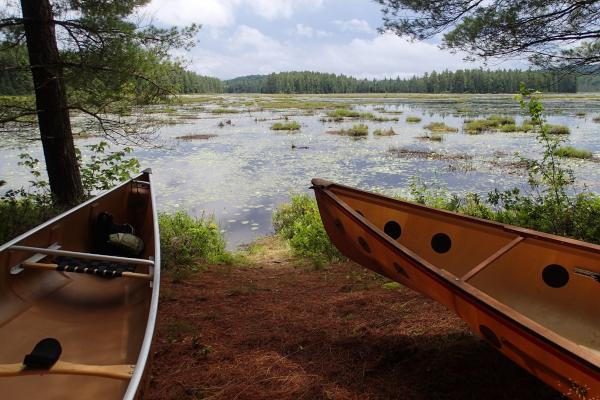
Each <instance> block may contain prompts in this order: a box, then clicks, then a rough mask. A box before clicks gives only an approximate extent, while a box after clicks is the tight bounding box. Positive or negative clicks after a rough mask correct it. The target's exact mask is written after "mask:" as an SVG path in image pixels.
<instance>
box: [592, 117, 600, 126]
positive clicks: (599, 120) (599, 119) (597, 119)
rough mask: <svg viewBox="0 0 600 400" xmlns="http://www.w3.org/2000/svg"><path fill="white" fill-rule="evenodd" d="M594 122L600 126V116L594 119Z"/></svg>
mask: <svg viewBox="0 0 600 400" xmlns="http://www.w3.org/2000/svg"><path fill="white" fill-rule="evenodd" d="M592 121H594V122H595V123H597V124H600V115H598V116H596V117H594V118H592Z"/></svg>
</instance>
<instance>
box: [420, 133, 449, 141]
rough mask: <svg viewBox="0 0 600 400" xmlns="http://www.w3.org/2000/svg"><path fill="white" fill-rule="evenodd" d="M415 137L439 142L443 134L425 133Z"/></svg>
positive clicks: (442, 138)
mask: <svg viewBox="0 0 600 400" xmlns="http://www.w3.org/2000/svg"><path fill="white" fill-rule="evenodd" d="M417 139H419V140H429V141H432V142H441V141H443V140H444V136H442V135H440V134H435V133H434V134H431V135H429V134H425V135H423V136H417Z"/></svg>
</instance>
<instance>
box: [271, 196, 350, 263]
mask: <svg viewBox="0 0 600 400" xmlns="http://www.w3.org/2000/svg"><path fill="white" fill-rule="evenodd" d="M273 227H274V228H275V233H276V234H277V235H280V236H281V237H282V238H284V239H285V240H286V241H287V242H288V243H289V244H290V247H291V248H292V250H293V251H294V253H295V254H296V255H298V256H300V257H305V258H308V259H310V260H312V261H313V263H315V265H318V266H320V265H322V264H324V263H325V262H330V261H336V260H341V259H343V257H342V255H341V254H340V252H339V251H338V249H337V248H336V247H335V246H334V245H333V244H332V243H331V241H330V240H329V236H328V235H327V233H326V232H325V228H324V227H323V222H322V221H321V215H320V214H319V209H318V207H317V202H316V200H315V199H314V198H312V197H310V196H308V195H306V194H301V195H295V196H292V198H291V202H290V203H288V204H283V205H281V206H279V207H278V208H277V209H276V210H275V212H274V213H273Z"/></svg>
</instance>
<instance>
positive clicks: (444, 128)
mask: <svg viewBox="0 0 600 400" xmlns="http://www.w3.org/2000/svg"><path fill="white" fill-rule="evenodd" d="M423 128H425V129H427V130H429V131H431V132H434V133H450V132H458V128H454V127H452V126H448V125H446V124H445V123H444V122H431V123H429V124H427V125H425V126H424V127H423Z"/></svg>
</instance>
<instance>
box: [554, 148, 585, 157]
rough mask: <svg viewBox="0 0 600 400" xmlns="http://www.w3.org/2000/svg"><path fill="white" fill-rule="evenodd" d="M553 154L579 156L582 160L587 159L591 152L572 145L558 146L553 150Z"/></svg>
mask: <svg viewBox="0 0 600 400" xmlns="http://www.w3.org/2000/svg"><path fill="white" fill-rule="evenodd" d="M554 154H555V155H557V156H559V157H567V158H581V159H584V160H588V159H590V158H592V157H593V154H592V152H591V151H588V150H583V149H577V148H575V147H573V146H564V147H559V148H557V149H556V150H555V151H554Z"/></svg>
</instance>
